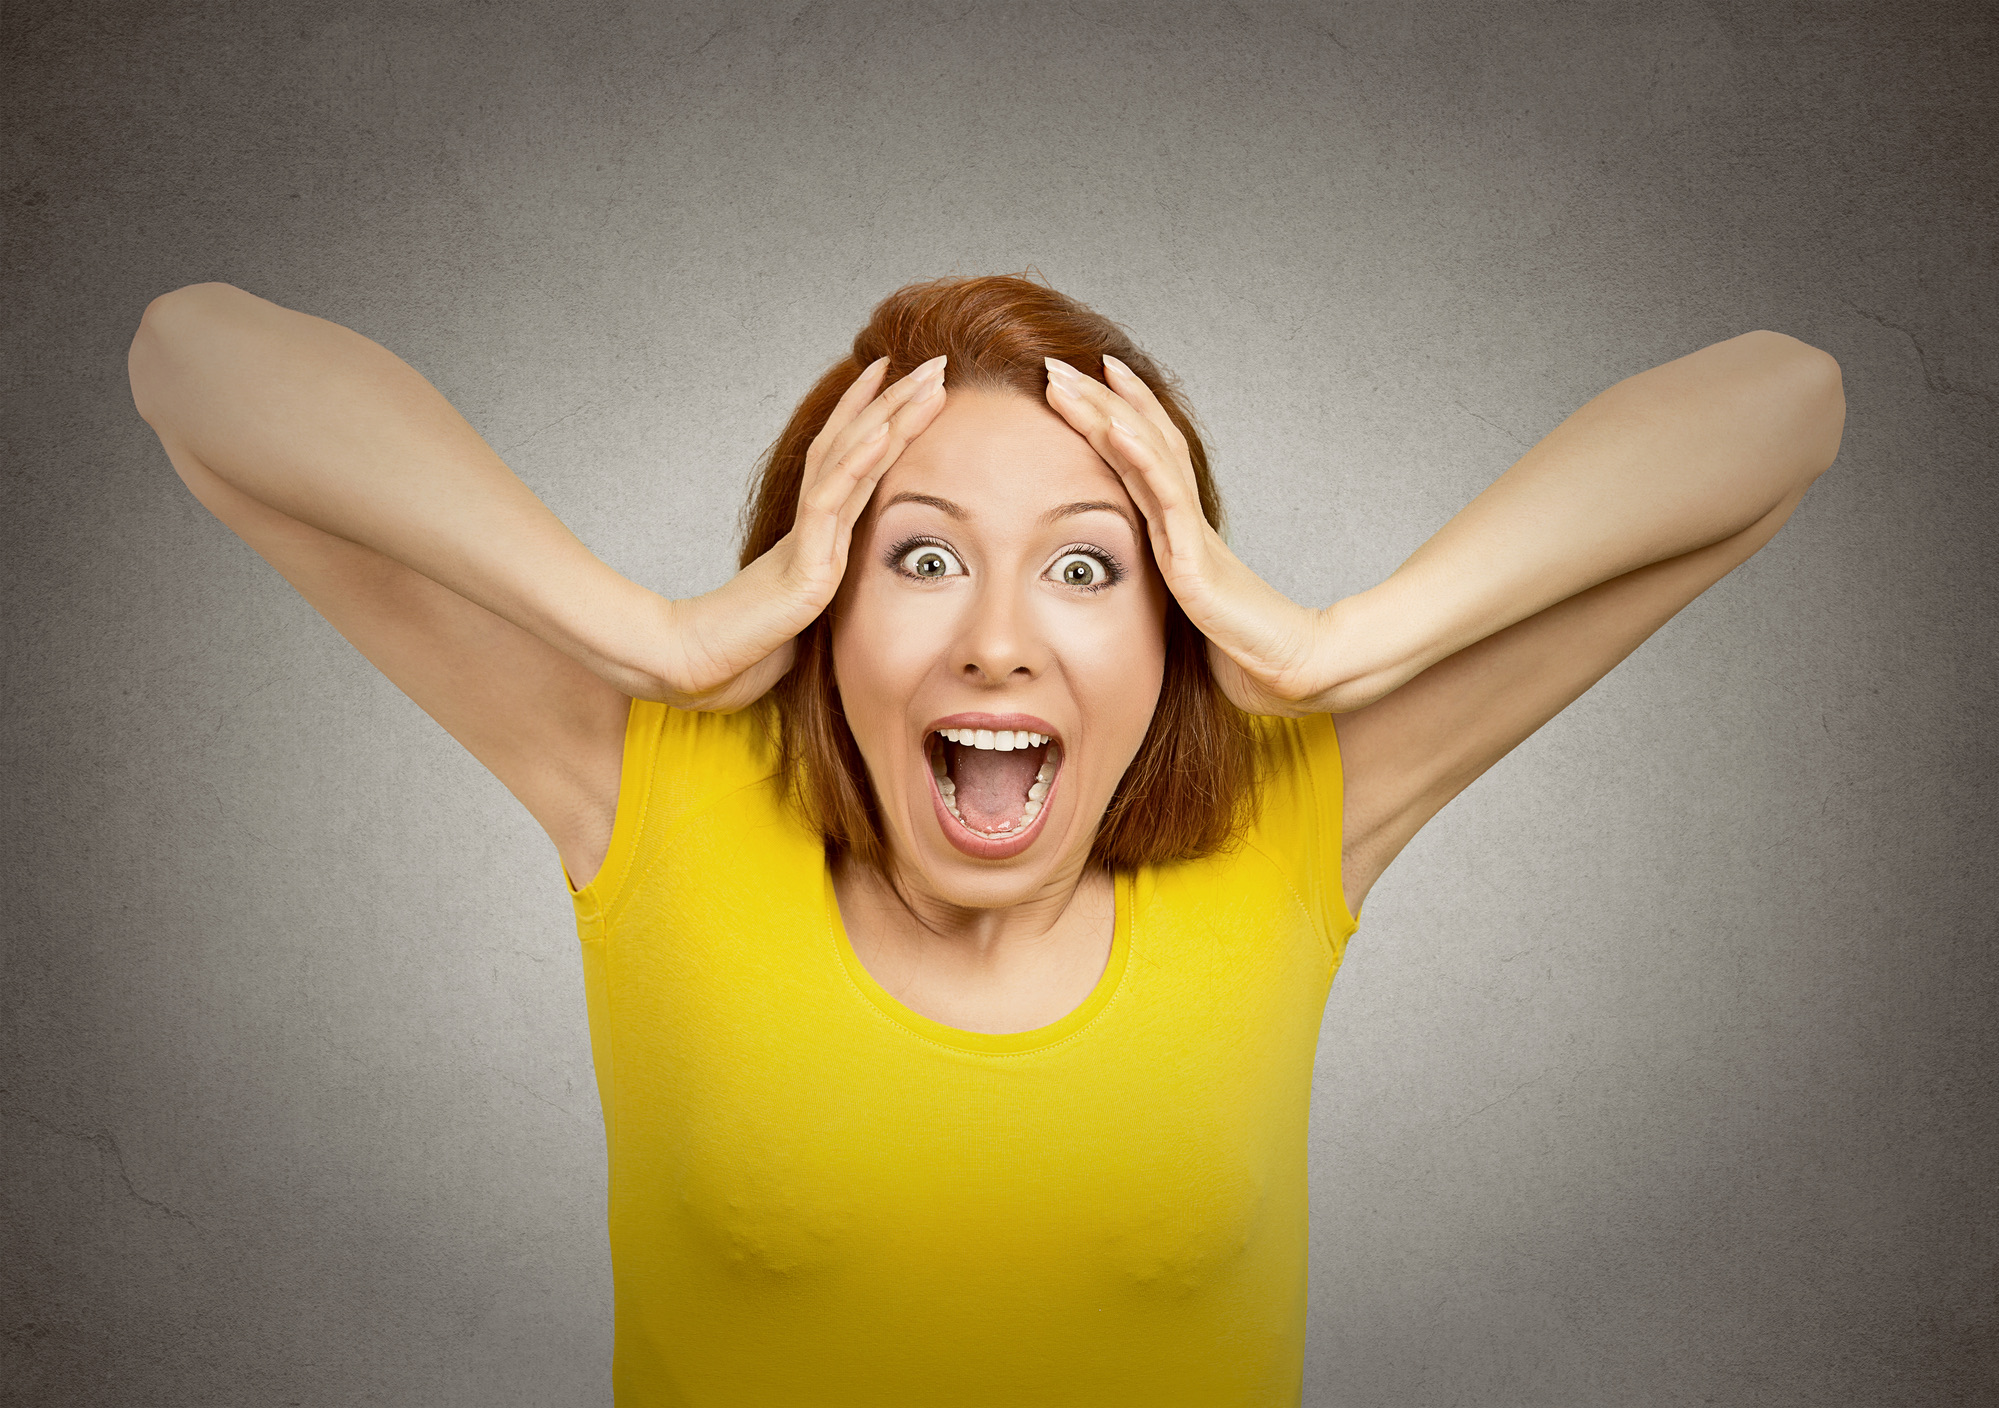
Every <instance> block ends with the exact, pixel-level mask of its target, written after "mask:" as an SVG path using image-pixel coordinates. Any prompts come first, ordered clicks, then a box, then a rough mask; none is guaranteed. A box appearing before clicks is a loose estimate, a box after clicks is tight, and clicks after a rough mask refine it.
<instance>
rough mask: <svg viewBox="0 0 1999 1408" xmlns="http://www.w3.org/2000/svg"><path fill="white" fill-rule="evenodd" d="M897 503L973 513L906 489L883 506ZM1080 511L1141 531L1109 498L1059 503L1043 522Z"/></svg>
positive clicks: (957, 515)
mask: <svg viewBox="0 0 1999 1408" xmlns="http://www.w3.org/2000/svg"><path fill="white" fill-rule="evenodd" d="M897 504H928V505H929V506H930V507H931V508H934V509H936V510H937V511H938V512H939V513H946V514H949V515H950V516H951V517H953V518H955V519H957V520H959V521H960V522H963V521H965V520H967V519H969V518H970V517H971V514H969V513H967V512H966V511H965V509H964V508H963V507H962V506H961V505H959V504H954V503H952V502H951V501H950V500H949V499H940V498H938V497H937V496H936V495H935V494H917V493H912V492H910V491H909V490H906V489H905V490H904V491H903V492H902V493H900V494H893V495H890V496H889V498H888V500H887V502H885V503H884V504H883V505H882V508H884V509H890V508H894V507H895V506H896V505H897ZM1079 513H1114V514H1116V515H1117V516H1118V517H1119V518H1122V519H1123V520H1124V521H1125V524H1126V525H1127V526H1128V527H1129V528H1130V529H1131V530H1132V532H1134V533H1137V532H1138V531H1139V529H1138V524H1137V523H1136V522H1135V521H1133V519H1132V516H1131V514H1130V513H1129V512H1127V511H1126V509H1125V507H1124V505H1123V504H1114V503H1112V502H1111V501H1110V500H1109V499H1080V500H1078V501H1077V502H1075V503H1071V504H1057V505H1056V506H1055V507H1054V508H1051V509H1049V510H1048V512H1046V513H1044V514H1042V515H1041V521H1042V522H1043V523H1057V522H1060V521H1061V520H1062V519H1064V518H1074V517H1075V516H1076V515H1077V514H1079ZM1141 536H1143V535H1141Z"/></svg>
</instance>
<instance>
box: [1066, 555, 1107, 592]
mask: <svg viewBox="0 0 1999 1408" xmlns="http://www.w3.org/2000/svg"><path fill="white" fill-rule="evenodd" d="M1110 577H1111V574H1110V569H1109V568H1107V567H1106V566H1104V564H1103V562H1102V561H1101V560H1100V559H1098V558H1094V557H1091V556H1090V555H1089V554H1088V553H1084V552H1068V553H1064V554H1062V556H1060V557H1058V558H1057V559H1055V579H1056V580H1057V581H1059V582H1060V583H1062V585H1063V586H1065V587H1101V586H1102V585H1103V584H1104V583H1106V582H1108V581H1109V580H1110Z"/></svg>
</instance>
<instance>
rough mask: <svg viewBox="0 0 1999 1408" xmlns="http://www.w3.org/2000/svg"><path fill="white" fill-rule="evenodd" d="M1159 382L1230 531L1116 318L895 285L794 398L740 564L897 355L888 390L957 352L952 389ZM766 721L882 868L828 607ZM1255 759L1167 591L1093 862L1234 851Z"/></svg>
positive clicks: (831, 814) (1153, 377)
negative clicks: (837, 423)
mask: <svg viewBox="0 0 1999 1408" xmlns="http://www.w3.org/2000/svg"><path fill="white" fill-rule="evenodd" d="M1105 353H1109V354H1110V355H1111V356H1113V357H1116V358H1117V359H1118V360H1120V361H1122V362H1123V363H1124V364H1125V365H1126V366H1128V367H1130V368H1131V369H1132V371H1133V372H1135V373H1137V374H1138V376H1139V377H1140V378H1141V379H1143V380H1144V382H1145V384H1146V385H1147V386H1149V387H1151V388H1152V392H1153V394H1154V395H1155V396H1157V397H1158V398H1159V401H1160V404H1161V405H1162V406H1164V407H1165V408H1166V414H1167V415H1168V416H1170V417H1171V418H1172V420H1173V423H1174V425H1176V426H1178V427H1179V429H1180V433H1181V434H1182V435H1184V436H1186V437H1187V449H1188V453H1189V454H1190V456H1191V457H1192V459H1193V462H1194V481H1195V483H1196V484H1197V485H1198V486H1199V490H1200V496H1201V512H1202V513H1203V514H1204V515H1206V517H1207V520H1208V522H1209V523H1211V524H1213V525H1214V526H1215V527H1216V528H1217V529H1219V528H1220V527H1221V526H1222V505H1221V499H1220V497H1219V496H1218V495H1217V494H1216V492H1215V482H1214V476H1213V474H1212V473H1211V472H1210V471H1209V468H1208V454H1207V450H1206V447H1205V446H1203V445H1202V443H1201V436H1200V433H1199V431H1198V430H1197V429H1196V427H1195V423H1194V418H1193V416H1192V415H1191V414H1190V413H1189V411H1188V409H1187V405H1186V402H1185V401H1184V400H1183V399H1182V397H1181V395H1180V392H1179V388H1178V385H1177V384H1176V382H1175V381H1174V379H1173V378H1172V377H1171V376H1170V375H1169V374H1168V373H1167V372H1166V371H1165V370H1164V369H1163V368H1161V367H1160V366H1159V365H1158V364H1157V363H1155V362H1154V361H1153V360H1152V359H1151V358H1150V357H1147V356H1146V355H1145V354H1144V353H1143V352H1141V351H1139V349H1138V348H1137V347H1135V346H1134V345H1133V344H1132V341H1131V339H1130V337H1129V336H1127V335H1126V333H1125V332H1124V330H1123V329H1122V328H1120V327H1118V326H1117V324H1115V323H1113V322H1111V321H1110V319H1108V318H1106V317H1103V316H1102V315H1101V314H1098V313H1095V312H1092V311H1091V310H1090V309H1088V308H1086V307H1084V306H1083V305H1082V304H1080V303H1078V302H1076V300H1074V299H1073V298H1068V297H1065V296H1064V295H1062V294H1060V293H1057V292H1056V291H1055V290H1054V289H1052V288H1048V287H1046V286H1045V285H1042V284H1039V283H1036V282H1034V281H1033V280H1032V279H1029V278H1024V277H1013V276H1006V275H993V276H987V277H981V278H953V279H937V280H934V281H932V282H929V283H920V284H911V285H909V286H908V287H907V288H901V289H897V290H896V291H895V292H894V293H892V294H890V295H889V296H888V297H887V298H885V299H883V300H882V301H881V303H880V304H879V305H878V306H877V307H876V308H875V310H874V314H873V316H872V317H870V318H869V319H868V325H867V326H866V327H864V328H862V329H861V331H860V334H859V336H857V337H855V339H854V347H853V351H852V353H851V354H850V355H849V356H848V357H846V358H845V359H844V360H842V361H840V362H837V363H835V364H834V365H833V366H832V367H831V368H830V369H829V370H828V371H827V372H826V374H825V375H824V376H822V377H820V378H819V381H818V383H817V384H816V385H815V386H813V388H812V389H811V390H810V391H808V392H807V393H806V394H805V399H804V400H802V401H800V402H799V403H798V409H796V410H795V411H793V412H792V413H791V420H790V422H789V423H788V424H786V426H785V427H784V433H783V434H782V435H780V436H778V438H777V443H776V444H774V445H772V446H771V448H770V450H769V452H768V453H767V454H766V455H765V456H764V459H763V463H762V464H761V465H760V466H759V469H758V473H757V477H756V481H755V483H754V484H753V486H752V487H751V491H750V500H749V504H748V505H747V507H746V509H745V511H744V515H743V551H742V557H741V563H742V565H743V566H746V567H747V566H748V565H749V564H750V563H752V562H754V561H755V560H756V559H757V558H759V557H761V556H763V554H765V553H766V552H769V551H770V549H771V548H772V547H774V546H775V545H776V544H777V542H778V540H779V539H781V538H783V537H784V535H785V534H786V533H788V532H790V531H791V525H792V520H793V518H794V517H795V516H796V514H797V512H798V491H799V487H800V485H801V484H802V483H803V482H804V478H805V453H806V451H807V449H808V448H810V446H811V444H812V439H813V437H814V436H816V435H817V434H818V433H819V431H820V429H821V428H822V427H823V426H824V425H825V424H826V418H827V417H828V416H830V415H831V414H832V413H833V406H834V404H835V403H836V402H837V401H839V399H840V397H841V395H842V394H843V393H844V392H845V391H846V389H847V388H848V387H849V386H851V385H853V382H854V379H855V378H856V377H858V376H859V375H860V374H861V373H862V372H863V371H864V370H866V368H867V367H868V366H869V365H870V364H871V363H872V362H874V360H875V359H876V358H878V357H887V358H888V359H889V365H888V372H887V377H886V379H885V381H884V383H883V384H884V385H886V384H888V383H889V382H892V381H894V380H895V379H896V378H897V377H900V376H903V375H904V374H906V373H908V372H909V371H911V370H913V369H914V368H915V367H916V366H918V365H919V364H921V363H923V362H926V361H928V360H930V359H931V358H932V357H936V356H939V355H940V354H948V355H949V357H950V362H949V364H948V367H947V371H946V383H945V384H946V386H947V387H953V386H955V387H963V388H968V389H969V388H979V389H982V390H1003V391H1014V392H1018V393H1019V394H1021V395H1023V396H1030V397H1033V398H1035V399H1036V400H1039V399H1041V397H1042V395H1043V392H1044V389H1045V388H1046V386H1047V377H1048V373H1047V370H1046V367H1045V364H1044V363H1043V361H1042V359H1043V358H1044V357H1056V358H1060V359H1061V360H1062V361H1065V362H1067V363H1068V364H1069V365H1070V366H1072V367H1074V368H1076V370H1078V371H1080V372H1082V373H1083V374H1085V375H1086V376H1093V377H1096V378H1097V379H1098V380H1100V381H1101V380H1103V379H1104V361H1103V359H1104V354H1105ZM766 707H767V708H768V709H770V710H771V711H772V723H773V725H774V732H775V735H776V743H777V749H778V756H779V765H780V770H781V773H782V777H783V780H784V782H785V785H786V786H787V788H788V789H789V790H790V793H791V795H792V797H793V799H794V800H795V801H796V803H797V804H798V805H799V806H800V807H801V808H802V809H803V811H804V813H805V815H806V817H807V818H808V819H809V820H810V821H811V822H812V823H813V824H814V825H816V826H817V827H818V828H819V830H820V831H821V832H822V833H823V834H824V836H825V837H826V840H827V843H828V844H829V845H831V846H833V847H836V848H839V849H841V850H844V851H845V852H847V853H848V854H849V855H851V856H852V857H853V858H854V859H856V860H858V861H860V862H862V863H864V864H867V865H871V866H874V867H875V868H877V869H881V870H886V868H887V860H888V853H887V841H886V837H885V835H884V833H883V830H882V825H881V813H880V810H879V808H878V806H877V805H876V801H875V796H874V789H873V788H872V787H871V786H870V785H869V782H868V771H867V765H866V763H865V762H864V761H863V760H862V758H861V750H860V746H859V745H858V744H857V743H855V741H854V735H853V731H852V730H851V729H850V728H848V726H847V717H846V714H845V712H844V710H843V709H842V707H841V703H840V690H839V686H838V684H837V683H836V681H835V679H834V675H833V626H832V612H831V610H830V609H829V610H828V611H826V612H824V613H822V614H821V615H820V617H819V619H818V620H816V621H814V622H813V623H812V624H811V625H810V626H809V627H807V628H806V629H805V631H804V632H803V633H801V634H800V636H799V638H798V657H797V661H796V663H795V664H794V665H793V666H792V669H791V671H790V673H789V674H787V675H786V676H785V677H784V678H783V679H782V680H781V681H779V683H778V684H777V686H776V688H774V689H773V690H772V691H771V693H770V695H769V696H768V698H767V701H766ZM1258 766H1259V756H1258V747H1257V734H1256V731H1255V729H1254V727H1253V725H1252V724H1251V721H1250V719H1249V717H1248V716H1247V715H1245V714H1244V713H1242V711H1241V710H1239V709H1237V708H1236V707H1235V706H1234V705H1233V704H1231V703H1230V702H1229V701H1228V699H1227V698H1226V697H1225V696H1224V695H1223V694H1222V691H1221V687H1220V686H1219V685H1217V684H1216V683H1215V678H1214V675H1213V674H1212V673H1211V672H1210V671H1209V669H1208V657H1207V650H1206V646H1205V642H1204V640H1203V638H1202V636H1201V634H1200V632H1199V631H1197V630H1196V629H1195V628H1194V626H1193V624H1192V623H1191V622H1189V621H1188V620H1187V617H1186V616H1185V614H1183V613H1182V612H1181V610H1180V607H1179V605H1178V603H1176V602H1173V601H1172V600H1171V599H1170V597H1169V599H1168V604H1167V613H1166V668H1165V677H1164V679H1163V680H1162V682H1161V684H1160V689H1159V703H1158V705H1157V707H1156V708H1155V709H1154V711H1153V715H1152V725H1151V727H1150V728H1149V729H1148V730H1147V732H1146V735H1145V741H1144V742H1143V743H1141V744H1140V745H1139V748H1138V753H1137V755H1136V756H1135V757H1133V759H1132V761H1131V766H1130V767H1129V768H1127V769H1126V770H1125V774H1124V777H1123V778H1122V779H1121V780H1120V781H1119V783H1118V785H1117V789H1116V791H1115V792H1113V793H1112V794H1111V800H1110V805H1109V806H1108V807H1107V808H1106V809H1105V812H1104V817H1103V821H1102V823H1101V824H1100V825H1099V826H1098V828H1097V836H1096V842H1095V845H1094V847H1093V849H1092V851H1091V859H1092V860H1093V861H1095V862H1097V863H1099V864H1103V865H1107V866H1110V867H1113V868H1116V869H1135V868H1137V867H1138V866H1141V865H1145V864H1148V863H1155V862H1160V861H1168V860H1182V859H1191V858H1193V857H1196V856H1202V855H1206V854H1208V853H1210V852H1212V851H1216V850H1219V849H1221V848H1223V847H1225V846H1226V845H1228V844H1229V843H1230V842H1231V841H1232V840H1233V839H1234V838H1235V836H1236V835H1237V833H1238V832H1239V831H1240V830H1241V828H1242V826H1243V824H1244V822H1245V821H1246V820H1247V818H1248V815H1249V813H1250V809H1251V808H1252V807H1253V805H1254V793H1255V790H1256V781H1257V771H1258Z"/></svg>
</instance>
